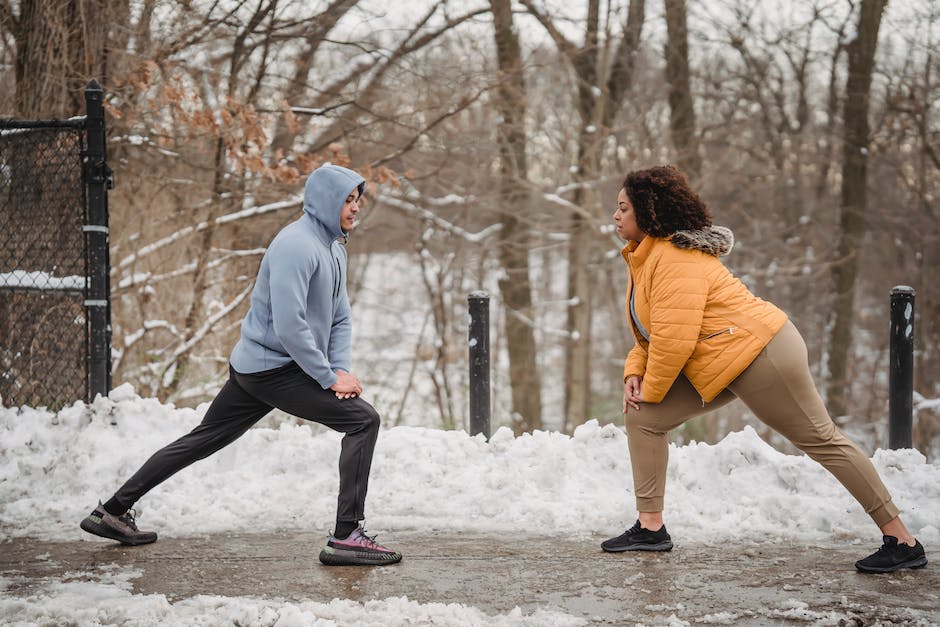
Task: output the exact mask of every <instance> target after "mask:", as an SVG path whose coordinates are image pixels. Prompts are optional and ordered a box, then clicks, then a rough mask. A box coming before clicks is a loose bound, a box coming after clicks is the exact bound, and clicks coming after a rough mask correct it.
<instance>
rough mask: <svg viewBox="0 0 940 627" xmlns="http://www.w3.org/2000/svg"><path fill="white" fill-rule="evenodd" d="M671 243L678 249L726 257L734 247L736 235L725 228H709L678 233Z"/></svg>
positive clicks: (674, 234) (674, 235)
mask: <svg viewBox="0 0 940 627" xmlns="http://www.w3.org/2000/svg"><path fill="white" fill-rule="evenodd" d="M669 241H670V242H672V245H673V246H675V247H676V248H688V249H690V250H700V251H702V252H703V253H708V254H709V255H714V256H715V257H724V256H725V255H727V254H728V253H730V252H731V249H732V248H733V247H734V233H732V232H731V229H729V228H728V227H725V226H707V227H705V228H704V229H695V230H693V231H676V232H675V233H673V235H672V237H671V238H670V239H669Z"/></svg>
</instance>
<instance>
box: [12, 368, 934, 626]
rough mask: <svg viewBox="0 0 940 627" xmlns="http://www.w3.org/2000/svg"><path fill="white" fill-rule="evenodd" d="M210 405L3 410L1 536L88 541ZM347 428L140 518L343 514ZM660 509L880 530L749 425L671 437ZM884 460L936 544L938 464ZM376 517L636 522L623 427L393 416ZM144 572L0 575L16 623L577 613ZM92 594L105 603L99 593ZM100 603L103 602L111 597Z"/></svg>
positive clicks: (705, 518)
mask: <svg viewBox="0 0 940 627" xmlns="http://www.w3.org/2000/svg"><path fill="white" fill-rule="evenodd" d="M205 409H206V405H202V406H200V407H199V408H197V409H188V408H185V409H177V408H175V407H173V406H171V405H164V404H161V403H160V402H158V401H156V400H154V399H144V398H140V397H138V396H137V395H136V394H135V393H134V391H133V390H132V389H131V388H130V386H128V385H124V386H121V387H119V388H117V389H116V390H114V391H113V392H112V393H111V395H110V397H109V398H98V399H97V400H96V401H95V402H94V403H93V404H92V405H89V406H86V405H84V404H83V403H76V404H74V405H72V406H71V407H68V408H65V409H63V410H62V411H60V412H58V413H57V414H54V413H50V412H47V411H44V410H39V409H32V408H28V407H23V408H20V409H19V410H17V409H0V530H2V535H0V540H4V539H10V538H15V537H21V536H32V537H36V538H41V539H49V540H59V541H62V540H78V539H80V538H81V537H82V536H83V532H81V531H80V530H79V528H78V522H79V521H80V520H81V518H82V517H84V516H85V515H86V514H87V513H88V512H89V511H90V509H91V508H92V507H93V506H94V504H95V503H96V502H97V500H98V499H106V498H108V497H109V496H110V495H111V494H112V493H113V491H114V490H115V489H116V488H117V487H118V485H119V483H120V482H121V481H123V480H124V479H126V478H127V477H128V476H129V475H130V474H131V473H133V472H134V471H135V470H136V469H137V468H138V467H139V465H140V464H141V463H143V461H144V460H145V459H146V458H147V457H148V456H149V455H150V454H151V453H153V452H154V451H155V450H157V449H158V448H160V447H161V446H163V445H165V444H167V443H169V442H170V441H172V440H174V439H175V438H176V437H178V436H180V435H182V434H183V433H186V432H187V431H189V430H190V429H192V428H193V427H194V426H195V425H196V424H197V423H198V422H199V420H200V418H201V416H202V414H203V412H204V411H205ZM339 441H340V436H339V434H336V433H332V432H325V431H324V430H323V429H321V428H319V427H313V428H312V427H311V426H310V425H307V424H295V423H293V422H285V423H282V424H280V425H278V426H277V427H276V428H256V429H252V430H250V431H249V432H248V433H246V434H245V435H244V436H243V437H242V438H241V439H240V440H238V441H237V442H236V443H234V444H232V445H231V446H229V447H227V448H226V449H223V450H222V451H220V452H219V453H217V454H216V455H214V456H212V457H210V458H208V459H206V460H203V461H201V462H197V464H196V465H195V466H194V467H193V468H188V469H185V470H183V471H182V472H180V473H179V474H178V475H176V476H174V477H172V478H171V479H169V480H168V481H167V482H165V483H164V484H163V485H161V486H159V487H157V488H156V489H155V490H154V491H152V492H151V493H150V494H149V495H147V496H146V497H145V498H144V499H143V500H142V501H141V502H140V503H139V504H138V511H139V512H140V520H141V525H142V527H144V528H148V529H155V530H157V531H158V532H159V533H160V534H161V535H163V536H171V537H172V536H186V535H197V534H206V533H213V532H238V531H243V532H245V531H250V532H264V531H272V530H276V529H285V528H286V529H291V528H293V529H296V528H305V529H310V528H311V527H312V528H313V529H319V530H322V532H323V533H324V539H325V536H326V533H327V532H328V530H329V529H330V528H331V526H332V521H333V516H334V513H335V503H336V489H337V481H338V480H337V470H336V466H337V460H338V456H339ZM670 456H671V459H670V466H669V479H668V486H667V506H666V507H667V509H666V520H667V523H668V525H669V529H670V533H671V534H672V536H673V538H675V539H676V540H677V541H679V542H683V543H692V542H699V543H717V542H721V541H726V540H731V539H734V540H735V541H738V542H766V541H770V542H775V541H776V542H782V541H796V542H802V543H806V544H814V543H817V544H824V545H825V544H833V543H846V542H848V543H857V544H861V545H863V546H865V547H869V546H871V545H873V544H876V543H877V541H878V540H879V533H878V531H877V529H876V528H875V527H874V526H873V525H872V523H871V521H870V520H869V519H868V517H867V516H866V515H865V514H864V512H863V511H862V509H861V507H860V506H859V505H858V504H857V503H855V502H854V500H853V499H852V498H851V497H850V496H849V495H848V493H846V492H845V490H844V489H843V488H842V487H841V486H840V485H839V484H838V483H837V482H836V481H835V479H833V478H832V477H831V476H830V475H829V474H828V473H827V472H826V471H825V470H823V469H822V468H821V467H820V466H819V465H817V464H816V463H815V462H813V461H811V460H809V459H808V458H806V457H805V456H793V455H785V454H782V453H779V452H777V451H776V450H775V449H773V448H771V447H770V446H768V445H767V444H765V443H764V442H763V440H761V439H760V438H759V437H758V436H757V434H756V433H755V432H754V431H753V430H752V429H750V428H746V429H745V430H743V431H739V432H735V433H732V434H730V435H729V436H727V437H726V438H725V439H724V440H722V441H721V442H720V443H718V444H717V445H706V444H692V445H688V446H681V447H677V446H671V448H670ZM873 461H874V463H875V466H876V467H877V469H878V471H879V473H880V474H881V476H882V477H883V478H884V480H885V483H886V484H887V485H888V488H889V489H890V491H891V492H892V494H893V495H894V499H895V502H896V503H897V504H898V506H899V507H900V508H901V510H902V512H903V513H904V518H905V521H906V523H907V525H908V527H909V528H910V529H911V530H912V531H913V532H914V534H915V535H916V536H917V537H918V538H919V539H920V540H921V541H922V542H923V543H924V544H925V545H927V546H928V548H929V547H930V546H937V545H938V544H940V529H938V525H940V522H938V521H940V465H937V464H928V463H927V462H926V459H925V458H924V456H923V455H921V454H920V453H918V452H917V451H913V450H906V451H883V450H880V451H878V452H876V454H875V456H874V458H873ZM367 514H368V522H367V528H368V529H370V530H371V531H376V532H385V531H389V530H396V529H401V530H406V529H408V530H413V529H417V530H422V529H434V530H444V531H461V530H465V531H473V532H482V533H493V534H496V533H504V532H519V531H524V532H525V533H528V534H533V533H534V534H542V535H547V536H551V535H575V536H580V537H587V536H590V535H597V536H606V535H613V534H616V533H620V532H621V531H622V530H623V529H624V528H625V527H628V526H630V525H631V524H632V523H633V521H634V519H635V517H636V514H635V512H634V510H633V499H632V477H631V470H630V462H629V454H628V449H627V443H626V436H625V435H624V433H623V431H622V430H621V429H619V428H617V427H615V426H612V425H609V426H605V427H600V426H599V425H598V424H597V423H596V422H593V421H592V422H590V423H588V424H585V425H583V426H582V427H580V428H579V429H577V431H576V432H575V433H574V435H573V436H567V435H563V434H560V433H557V432H535V433H533V434H531V435H524V436H521V437H518V438H516V437H513V436H512V434H511V432H510V431H509V430H508V429H505V428H504V429H500V430H499V431H497V432H496V433H495V434H494V435H493V437H492V438H491V439H490V442H486V441H485V440H484V439H483V438H482V436H477V437H470V436H469V435H467V434H466V433H465V432H462V431H440V430H433V429H426V428H422V427H394V428H389V429H385V430H383V431H382V432H381V434H380V436H379V441H378V446H377V449H376V457H375V461H374V463H373V472H372V483H371V486H370V491H369V500H368V503H367ZM136 576H138V575H137V574H136V573H134V572H133V571H126V570H125V571H121V572H115V573H113V575H112V576H110V577H107V576H106V577H105V578H103V579H102V578H100V577H98V578H96V577H95V576H94V575H92V574H90V573H75V576H74V577H68V578H65V579H64V580H63V581H47V582H44V583H43V585H42V587H41V588H40V589H38V590H37V589H33V590H32V591H31V592H30V593H29V596H27V597H25V598H24V597H22V596H13V595H10V594H9V593H7V590H9V589H10V588H11V586H12V585H13V584H14V583H15V582H14V581H13V580H10V579H2V578H0V615H2V616H4V617H6V618H5V619H4V622H7V621H12V622H13V623H14V624H47V623H52V624H54V623H59V622H62V621H67V622H69V623H70V624H79V625H85V624H88V625H94V624H153V623H165V624H273V623H275V622H276V623H277V624H278V625H294V624H297V625H300V624H304V625H310V624H317V625H320V624H323V625H328V624H335V623H339V624H350V623H355V624H376V625H378V624H428V623H434V624H460V625H474V624H480V625H482V624H512V625H526V624H532V625H535V624H556V625H565V624H569V625H574V624H581V621H580V619H578V618H576V617H573V616H570V615H567V614H563V613H557V612H548V611H537V612H535V613H532V614H523V613H521V612H520V611H518V610H516V611H514V612H511V613H509V614H504V615H496V616H493V615H487V614H485V613H483V612H481V611H480V610H479V609H477V608H474V607H468V606H464V605H460V604H441V603H429V604H420V603H416V602H414V601H410V600H408V599H407V598H403V597H402V598H388V599H384V600H381V601H369V602H366V603H358V602H355V601H350V600H344V599H335V600H333V601H331V602H330V603H315V602H286V601H282V600H270V599H255V598H247V597H242V598H225V597H216V596H199V597H193V598H191V599H186V600H182V601H178V602H175V603H170V602H169V601H168V600H167V599H166V598H165V597H163V596H160V595H135V594H132V592H131V584H130V579H132V578H133V577H136ZM89 599H92V600H94V601H96V602H92V603H90V602H89ZM99 601H100V602H99Z"/></svg>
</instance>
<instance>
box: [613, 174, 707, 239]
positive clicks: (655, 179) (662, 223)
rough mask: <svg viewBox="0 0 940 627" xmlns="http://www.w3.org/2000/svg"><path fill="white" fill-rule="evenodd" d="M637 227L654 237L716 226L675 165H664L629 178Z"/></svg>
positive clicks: (629, 189) (627, 189)
mask: <svg viewBox="0 0 940 627" xmlns="http://www.w3.org/2000/svg"><path fill="white" fill-rule="evenodd" d="M623 188H624V189H625V190H626V191H627V197H629V198H630V204H632V205H633V213H634V215H635V216H636V224H637V226H638V227H640V229H642V230H643V232H644V233H646V234H648V235H652V236H653V237H669V236H670V235H672V234H673V233H675V232H676V231H686V230H694V229H701V228H704V227H706V226H711V225H712V218H711V214H710V213H709V212H708V206H707V205H706V204H705V201H703V200H702V199H701V197H700V196H699V195H698V194H696V193H695V192H694V191H693V190H692V188H691V187H690V186H689V180H688V179H687V178H686V177H685V174H683V173H682V172H681V171H680V170H679V168H677V167H676V166H674V165H662V166H656V167H653V168H649V169H646V170H636V171H634V172H630V173H629V174H627V178H626V179H624V181H623Z"/></svg>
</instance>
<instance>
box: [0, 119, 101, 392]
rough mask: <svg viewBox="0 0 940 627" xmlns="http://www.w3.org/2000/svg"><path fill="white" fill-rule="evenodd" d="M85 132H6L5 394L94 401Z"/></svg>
mask: <svg viewBox="0 0 940 627" xmlns="http://www.w3.org/2000/svg"><path fill="white" fill-rule="evenodd" d="M83 143H84V139H83V131H82V129H80V128H16V129H5V128H0V180H2V186H0V189H2V192H0V397H2V399H3V404H4V405H7V406H18V405H31V406H46V407H49V408H58V407H60V406H62V405H63V404H65V403H66V402H68V401H69V400H76V399H82V398H84V397H85V363H84V362H85V337H86V335H85V324H86V323H85V308H84V304H83V302H84V290H85V243H84V236H83V233H82V225H83V223H84V217H85V203H84V187H83V184H82V160H81V154H82V152H83V150H84V145H83Z"/></svg>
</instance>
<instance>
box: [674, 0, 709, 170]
mask: <svg viewBox="0 0 940 627" xmlns="http://www.w3.org/2000/svg"><path fill="white" fill-rule="evenodd" d="M665 3H666V29H667V31H668V39H667V41H666V82H667V83H668V84H669V130H670V136H671V137H672V143H673V146H675V149H676V153H677V155H678V159H677V160H678V162H679V167H680V168H681V169H682V170H683V171H684V172H686V173H687V174H688V176H689V178H690V179H693V180H696V179H698V178H699V176H700V175H701V173H702V158H701V156H700V155H699V152H698V140H697V138H696V135H695V108H694V107H693V103H692V86H691V84H690V79H689V76H690V72H689V38H688V25H687V18H686V11H685V0H665Z"/></svg>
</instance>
